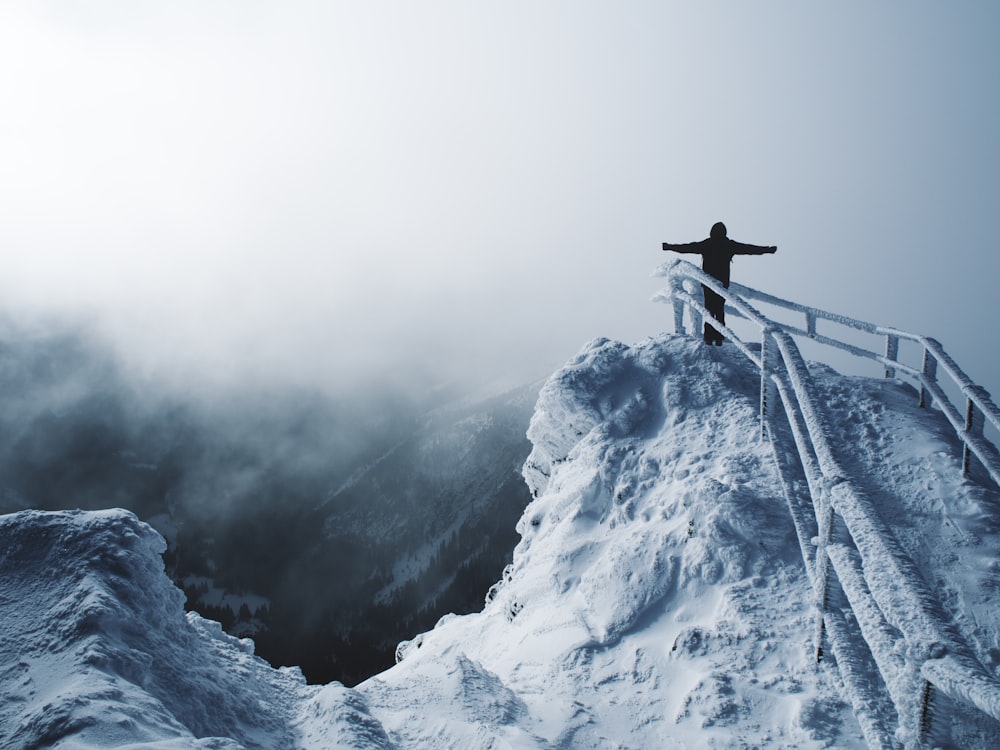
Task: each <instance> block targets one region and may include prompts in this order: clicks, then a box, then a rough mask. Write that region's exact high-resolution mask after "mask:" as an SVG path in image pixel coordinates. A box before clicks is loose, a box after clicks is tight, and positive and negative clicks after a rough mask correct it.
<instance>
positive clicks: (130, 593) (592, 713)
mask: <svg viewBox="0 0 1000 750" xmlns="http://www.w3.org/2000/svg"><path fill="white" fill-rule="evenodd" d="M814 377H815V379H816V382H817V384H819V386H820V388H821V390H822V392H823V395H822V400H823V401H824V404H825V408H826V409H827V412H828V415H829V416H830V417H831V424H832V425H834V426H835V427H834V429H832V430H831V433H832V434H831V437H832V438H833V439H835V440H836V442H837V444H838V446H840V449H841V450H842V451H844V452H845V454H847V455H849V456H852V457H853V458H852V460H851V468H852V470H854V471H855V472H856V473H857V474H858V475H859V476H860V477H862V478H864V479H863V481H865V482H866V489H867V491H868V492H869V493H870V494H872V496H874V497H878V498H879V500H880V506H879V507H880V511H881V512H882V513H883V514H884V520H885V521H886V523H888V524H890V525H892V526H893V527H895V528H897V529H898V530H899V536H900V544H901V545H902V546H903V547H904V548H905V549H906V550H907V553H908V554H910V555H911V557H912V559H913V560H914V562H915V566H916V567H917V568H918V569H919V570H920V571H921V573H922V574H923V576H924V578H925V583H926V584H927V586H928V587H930V588H931V589H932V590H933V591H934V592H935V594H936V595H937V596H939V597H940V599H941V603H942V606H943V607H945V608H946V609H947V610H948V612H949V614H950V616H951V618H952V620H953V622H954V623H955V626H956V627H958V628H960V629H961V630H962V631H963V633H965V634H966V636H967V638H968V639H969V640H970V642H973V643H974V644H975V646H976V649H977V652H978V653H977V656H978V657H979V658H980V659H981V660H982V661H983V662H984V663H985V664H987V665H988V666H989V668H990V669H992V670H993V672H994V674H995V673H996V671H997V668H998V662H1000V658H998V655H1000V636H998V634H1000V622H998V620H1000V615H998V612H1000V608H998V606H997V604H998V602H997V596H998V595H1000V592H998V588H1000V587H998V586H997V585H996V580H997V578H996V558H997V551H998V550H1000V539H998V536H997V525H998V524H997V519H998V518H1000V514H998V513H997V505H998V499H997V496H996V494H995V493H993V492H990V491H988V490H986V489H984V488H983V487H981V486H978V485H975V484H973V483H971V482H968V481H963V480H962V479H961V475H960V470H959V468H958V463H959V462H960V456H961V453H960V451H959V450H958V449H957V448H956V446H955V444H954V443H955V441H954V439H953V438H951V437H949V434H948V432H947V430H946V428H944V427H942V425H941V418H940V415H939V414H936V413H935V412H933V411H929V410H919V409H916V408H909V407H907V406H906V404H907V403H910V402H909V401H908V399H909V397H910V396H911V395H912V393H911V392H910V390H909V389H908V388H907V387H906V386H904V385H902V384H900V383H899V382H897V381H892V380H879V381H876V380H870V379H864V378H845V377H842V376H840V375H837V374H836V373H834V372H832V371H830V370H829V369H827V368H822V367H816V368H814ZM758 387H759V375H758V374H757V372H756V370H754V369H753V365H752V364H750V363H749V361H747V360H746V359H744V358H743V357H742V356H741V355H739V354H738V353H735V352H734V351H733V350H732V348H731V347H722V348H721V349H718V348H712V347H705V346H703V345H702V344H701V343H700V342H699V341H697V340H695V339H692V338H688V337H683V336H661V337H656V338H652V339H648V340H646V341H644V342H642V343H641V344H638V345H635V346H626V345H624V344H621V343H617V342H613V341H608V340H603V339H601V340H595V341H593V342H591V343H590V344H588V345H587V346H586V347H584V349H583V350H582V351H581V352H580V354H579V355H578V356H577V357H576V358H575V359H574V360H573V361H572V362H570V363H568V364H567V366H566V367H564V368H563V369H562V370H560V371H559V372H557V373H556V374H555V375H553V377H552V378H551V379H550V380H549V381H548V383H547V384H546V385H545V386H544V387H543V389H542V391H541V393H540V395H539V399H538V403H537V406H536V410H535V414H534V417H533V418H532V421H531V426H530V429H529V438H530V439H531V441H532V444H533V446H534V447H533V451H532V453H531V456H530V457H529V459H528V461H527V463H526V464H525V467H524V475H525V479H526V481H527V482H528V485H529V487H530V489H531V491H532V494H533V496H534V499H533V501H532V502H531V503H530V504H529V505H528V506H527V508H525V512H524V514H523V516H522V518H521V520H520V522H519V524H518V532H519V533H520V535H521V541H520V543H519V544H518V545H517V547H516V549H515V550H514V557H513V564H512V565H511V566H509V567H508V569H507V570H505V571H504V573H503V576H502V578H501V580H500V581H499V582H498V583H497V584H496V585H495V586H494V587H493V588H492V589H491V590H490V591H489V592H488V594H487V601H486V604H485V606H484V608H483V610H482V612H480V613H477V614H472V615H465V616H460V617H459V616H446V617H444V618H443V619H442V620H441V622H440V623H439V624H438V626H437V627H436V628H434V629H433V630H432V631H430V632H427V633H424V634H422V635H418V636H416V637H415V638H413V639H412V640H410V641H408V642H405V643H403V644H400V648H399V650H398V656H399V659H400V661H399V663H398V664H397V665H396V666H395V667H393V668H391V669H389V670H387V671H385V672H384V673H382V674H380V675H377V676H376V677H374V678H372V679H370V680H368V681H366V682H364V683H361V684H360V685H358V686H357V687H356V688H354V689H347V688H344V687H343V686H341V685H338V684H332V685H328V686H326V687H322V688H315V687H309V686H306V685H305V684H304V682H303V681H302V679H301V676H300V675H299V674H298V673H297V672H296V671H295V670H273V669H271V668H270V667H268V666H267V665H266V664H264V663H263V662H262V661H261V660H259V659H257V658H256V657H254V656H253V655H252V644H251V643H250V642H249V641H239V640H236V639H234V638H231V637H229V636H226V635H225V634H223V633H222V632H221V631H220V630H219V629H217V628H215V627H213V626H212V624H210V623H208V622H206V621H205V620H203V619H201V618H200V617H198V616H197V615H190V616H187V617H185V615H184V614H183V609H182V606H181V604H182V602H181V594H180V593H179V592H177V591H176V590H175V589H174V588H173V587H172V585H171V584H170V583H169V581H168V580H167V579H166V577H165V576H164V574H163V571H162V564H161V562H160V559H159V554H160V552H161V551H162V548H163V547H162V540H160V539H159V537H158V536H157V535H156V534H155V532H153V531H152V530H150V529H149V528H148V527H146V526H144V525H143V524H141V523H139V522H138V521H137V520H136V519H135V518H134V517H133V516H131V515H130V514H127V513H125V512H122V511H108V512H104V513H89V514H74V513H60V514H42V513H34V512H24V513H19V514H14V515H11V516H7V517H3V518H2V519H0V628H2V630H3V632H2V636H3V639H2V645H0V650H2V655H3V659H2V664H3V666H2V670H3V671H2V672H0V694H2V696H3V702H2V705H0V742H3V744H4V745H5V746H12V747H43V746H50V745H54V746H60V743H64V744H63V746H67V747H68V746H71V745H72V746H75V747H80V746H82V747H117V746H123V745H133V746H142V745H147V746H150V747H154V746H155V747H220V748H222V747H226V748H229V747H240V746H242V747H248V748H249V747H276V748H280V747H305V748H311V747H316V748H319V747H337V746H342V747H399V748H411V747H412V748H452V747H463V748H494V747H495V748H502V747H510V748H606V747H615V748H617V747H626V748H645V747H658V748H659V747H662V748H672V747H676V748H685V747H690V748H695V747H697V748H703V747H719V748H733V747H789V748H791V747H795V748H822V747H838V748H854V747H864V746H865V743H864V740H863V738H862V736H861V732H860V728H859V726H858V724H857V722H856V720H855V719H854V716H853V713H852V711H851V708H850V702H851V700H852V696H850V695H845V694H844V688H843V686H842V685H841V680H840V677H839V673H838V670H837V667H836V665H835V663H834V662H833V661H832V660H826V661H824V662H822V663H820V664H816V662H815V657H814V645H815V644H814V643H813V635H814V624H815V607H814V603H813V594H812V590H811V587H810V584H809V581H808V578H807V575H806V571H805V569H804V567H803V563H802V559H801V556H800V554H799V548H798V542H797V539H796V535H795V529H794V527H793V524H792V521H791V519H790V516H789V513H788V510H787V508H786V501H785V498H784V495H783V485H782V481H781V477H780V475H779V472H778V467H777V460H776V453H775V451H776V450H777V451H779V452H781V451H787V450H790V448H789V447H788V446H782V445H781V444H780V442H779V444H777V445H772V444H771V443H770V442H767V441H764V440H762V439H761V437H760V427H759V421H758V419H759V418H758V398H759V394H758V390H757V389H758ZM942 534H946V535H947V536H946V537H945V538H946V539H947V540H948V549H947V550H945V549H943V548H942V547H941V545H939V544H937V540H938V539H940V538H941V535H942ZM484 593H485V592H484ZM956 716H957V718H956V720H955V721H956V724H955V726H954V727H953V728H952V738H953V739H955V740H956V742H958V741H960V742H961V744H962V746H963V747H964V748H968V749H969V750H971V749H972V748H977V747H981V748H987V747H992V746H995V744H996V742H997V741H998V738H1000V735H998V734H997V731H996V730H997V728H996V726H995V725H994V724H993V723H990V722H979V723H977V722H972V724H971V725H967V723H966V718H965V716H964V715H962V714H961V713H958V714H956Z"/></svg>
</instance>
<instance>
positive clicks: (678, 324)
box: [673, 297, 684, 335]
mask: <svg viewBox="0 0 1000 750" xmlns="http://www.w3.org/2000/svg"><path fill="white" fill-rule="evenodd" d="M673 302H674V333H678V334H681V335H683V334H684V302H683V301H682V300H681V299H679V298H677V297H674V298H673Z"/></svg>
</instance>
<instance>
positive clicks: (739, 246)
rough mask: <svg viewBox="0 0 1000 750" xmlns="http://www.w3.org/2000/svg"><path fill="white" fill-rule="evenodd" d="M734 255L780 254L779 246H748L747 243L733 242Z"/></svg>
mask: <svg viewBox="0 0 1000 750" xmlns="http://www.w3.org/2000/svg"><path fill="white" fill-rule="evenodd" d="M731 247H732V248H733V255H765V254H767V253H776V252H778V246H777V245H748V244H747V243H745V242H737V241H736V240H733V241H732V245H731Z"/></svg>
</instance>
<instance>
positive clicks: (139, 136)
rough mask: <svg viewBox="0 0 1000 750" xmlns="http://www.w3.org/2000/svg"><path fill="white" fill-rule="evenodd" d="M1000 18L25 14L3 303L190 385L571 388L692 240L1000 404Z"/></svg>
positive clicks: (428, 12) (24, 6)
mask: <svg viewBox="0 0 1000 750" xmlns="http://www.w3.org/2000/svg"><path fill="white" fill-rule="evenodd" d="M998 37H1000V4H997V3H995V2H961V3H941V2H928V1H924V2H922V1H919V0H918V1H916V2H883V3H867V2H845V3H836V4H834V3H829V4H825V5H824V6H823V7H820V4H818V3H801V2H791V1H789V2H761V3H744V2H699V3H680V2H677V3H672V2H663V1H660V2H610V1H609V2H593V1H588V0H582V1H581V0H574V1H572V2H570V1H566V2H545V1H544V0H543V1H532V2H527V1H524V2H522V1H518V0H514V1H513V2H489V3H487V2H474V1H472V0H463V1H461V2H459V1H456V2H438V1H431V2H416V1H411V0H406V1H404V0H399V1H398V2H379V1H372V0H364V2H360V1H359V2H350V3H348V2H319V1H317V2H304V1H302V0H292V1H290V2H280V3H279V2H272V3H265V2H248V1H245V0H230V1H221V0H220V1H217V2H211V1H210V0H209V1H205V0H197V1H195V0H182V1H180V2H177V1H174V0H172V1H171V2H166V1H164V2H149V1H147V0H130V1H129V2H116V1H112V0H104V1H100V2H98V1H88V0H63V1H61V2H57V1H55V0H50V1H49V2H44V1H42V0H39V1H38V2H4V3H3V4H2V5H0V101H2V103H3V105H2V116H0V308H2V309H6V310H9V311H13V312H15V313H23V312H30V313H38V312H44V313H49V312H57V313H60V314H65V315H69V316H71V317H81V318H88V319H94V320H96V321H98V323H99V325H100V326H101V328H102V329H103V330H104V331H106V332H107V333H108V334H109V335H111V336H113V337H114V339H115V340H116V341H117V342H119V344H120V346H121V350H122V352H123V353H124V354H125V356H126V357H128V358H129V359H130V361H133V362H134V363H136V364H138V365H139V366H141V367H142V368H144V370H145V371H147V372H154V373H163V374H165V375H169V376H171V377H182V378H187V377H192V378H206V377H207V378H210V379H215V380H222V381H225V380H226V379H227V378H233V377H236V378H239V379H246V378H251V379H254V378H268V379H287V380H289V381H291V382H296V383H319V384H326V385H331V386H341V385H351V384H353V383H356V382H359V381H364V380H366V379H370V378H372V377H379V376H381V375H386V374H388V375H389V376H391V377H396V378H401V379H406V378H408V377H417V376H418V375H427V376H429V377H431V378H432V379H437V378H440V379H444V378H448V377H452V376H454V375H456V374H463V375H465V374H472V375H473V376H474V377H476V378H479V379H482V380H484V381H486V380H501V381H511V382H517V381H519V380H532V379H535V378H538V377H543V376H545V375H547V374H548V373H549V372H550V371H551V370H552V369H553V368H555V367H557V366H558V365H560V364H561V363H562V362H564V361H565V360H567V359H568V358H570V357H571V356H572V355H573V354H574V353H575V352H576V351H577V349H578V348H579V347H580V346H581V345H582V344H583V343H584V342H585V341H587V340H588V339H590V338H593V337H596V336H607V337H610V338H617V339H621V340H623V341H626V342H632V341H637V340H640V339H642V338H643V337H645V336H647V335H651V334H656V333H659V332H661V331H663V330H668V329H669V328H670V326H671V316H670V311H669V310H668V309H667V308H666V307H665V306H662V305H655V304H652V303H650V302H649V298H650V296H651V295H652V293H653V292H655V291H656V290H657V289H658V288H659V287H660V286H661V282H660V280H658V279H653V278H650V273H651V272H652V271H653V269H654V268H655V267H656V266H657V265H658V264H659V263H661V262H662V261H663V260H665V259H666V256H665V254H664V253H662V252H661V251H660V243H661V242H663V241H670V242H686V241H692V240H698V239H702V238H704V237H706V236H707V234H708V230H709V228H710V227H711V225H712V224H713V223H714V222H715V221H718V220H722V221H725V222H726V224H727V226H728V227H729V231H730V236H732V237H734V238H735V239H739V240H743V241H747V242H752V243H756V244H776V245H778V248H779V250H778V254H777V255H774V256H765V257H763V258H747V259H737V262H736V264H734V268H733V277H734V279H736V280H738V281H741V282H743V283H746V284H748V285H751V286H755V287H758V288H761V289H763V290H765V291H769V292H771V293H773V294H777V295H780V296H783V297H788V298H791V299H793V300H796V301H799V302H802V303H806V304H810V305H813V306H817V307H822V308H826V309H830V310H833V311H835V312H839V313H842V314H845V315H850V316H853V317H857V318H862V319H867V320H872V321H874V322H877V323H882V324H887V325H894V326H898V327H900V328H904V329H907V330H912V331H914V332H917V333H923V334H927V335H931V336H934V337H936V338H938V339H939V340H940V341H941V342H942V343H943V344H944V346H945V347H946V349H948V350H949V351H950V352H951V353H952V354H953V356H954V357H955V358H956V359H957V360H958V362H959V364H960V365H962V366H963V367H964V368H965V369H966V370H967V371H968V372H969V374H970V375H971V376H972V377H973V378H974V379H976V380H978V381H979V382H980V383H982V384H983V385H984V386H985V387H987V388H988V389H989V390H990V391H991V392H992V393H993V394H994V396H1000V372H998V363H1000V355H998V353H997V352H998V346H1000V333H998V332H997V327H996V323H997V314H996V301H995V297H996V292H995V291H994V289H995V286H996V281H997V278H998V269H1000V263H998V260H997V258H998V254H1000V247H998V246H997V243H996V242H995V241H994V239H993V229H992V226H991V225H992V223H993V221H995V219H996V217H997V215H998V210H997V209H998V203H1000V189H998V187H997V180H998V175H1000V146H998V141H997V139H998V134H1000V86H997V84H996V76H997V73H998V71H1000V45H998V44H997V43H996V39H997V38H998Z"/></svg>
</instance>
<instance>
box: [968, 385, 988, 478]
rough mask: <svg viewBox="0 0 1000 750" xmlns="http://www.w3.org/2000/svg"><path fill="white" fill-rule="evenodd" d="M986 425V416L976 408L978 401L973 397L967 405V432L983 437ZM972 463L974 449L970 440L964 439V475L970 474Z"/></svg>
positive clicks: (973, 435) (972, 435)
mask: <svg viewBox="0 0 1000 750" xmlns="http://www.w3.org/2000/svg"><path fill="white" fill-rule="evenodd" d="M985 426H986V417H985V416H984V415H983V412H981V411H980V410H979V409H977V408H976V402H975V401H973V400H972V399H971V398H970V399H968V400H967V401H966V405H965V433H966V435H969V436H971V437H982V436H983V429H984V428H985ZM971 463H972V449H971V448H969V442H968V440H963V446H962V476H968V474H969V468H970V465H971Z"/></svg>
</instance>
